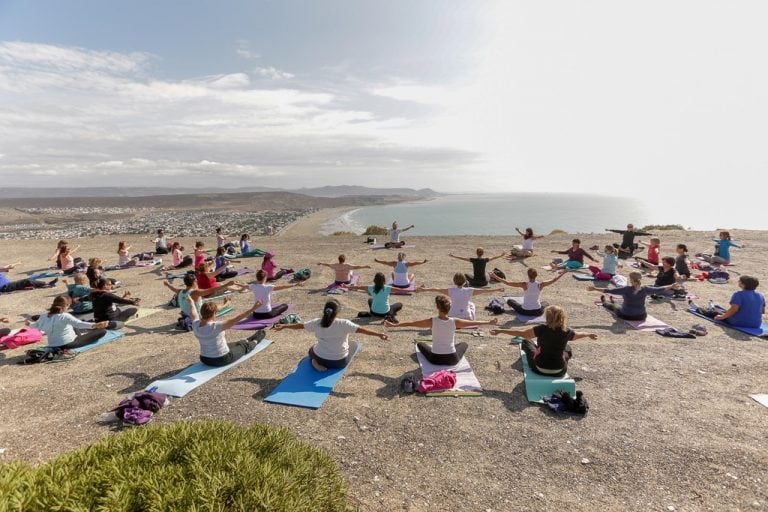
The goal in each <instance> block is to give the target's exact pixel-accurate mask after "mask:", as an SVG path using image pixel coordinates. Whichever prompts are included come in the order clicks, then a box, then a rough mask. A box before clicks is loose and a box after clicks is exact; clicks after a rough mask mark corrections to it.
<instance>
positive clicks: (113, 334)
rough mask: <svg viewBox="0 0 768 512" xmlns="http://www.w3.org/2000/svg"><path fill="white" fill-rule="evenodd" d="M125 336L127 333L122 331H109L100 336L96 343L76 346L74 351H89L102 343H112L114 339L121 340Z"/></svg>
mask: <svg viewBox="0 0 768 512" xmlns="http://www.w3.org/2000/svg"><path fill="white" fill-rule="evenodd" d="M123 336H125V333H124V332H121V331H107V334H105V335H104V336H102V337H101V338H99V341H97V342H96V343H91V344H90V345H86V346H84V347H80V348H75V349H72V351H73V352H87V351H89V350H91V349H92V348H96V347H100V346H102V345H106V344H107V343H112V342H113V341H116V340H119V339H120V338H122V337H123Z"/></svg>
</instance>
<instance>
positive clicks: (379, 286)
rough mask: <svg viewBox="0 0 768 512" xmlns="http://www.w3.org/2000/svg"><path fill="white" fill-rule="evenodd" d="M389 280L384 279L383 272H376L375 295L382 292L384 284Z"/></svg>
mask: <svg viewBox="0 0 768 512" xmlns="http://www.w3.org/2000/svg"><path fill="white" fill-rule="evenodd" d="M386 282H387V278H386V277H384V274H383V273H381V272H376V275H375V276H373V291H374V293H379V292H380V291H381V290H383V289H384V284H386Z"/></svg>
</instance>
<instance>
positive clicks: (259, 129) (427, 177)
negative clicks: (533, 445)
mask: <svg viewBox="0 0 768 512" xmlns="http://www.w3.org/2000/svg"><path fill="white" fill-rule="evenodd" d="M766 19H768V3H767V2H764V1H762V0H759V1H740V0H736V1H733V2H722V1H708V0H695V1H682V0H680V1H674V0H672V1H670V0H667V1H663V2H662V1H653V0H650V1H646V2H641V3H637V2H620V1H616V0H606V1H600V0H580V1H579V0H563V1H557V0H553V1H551V2H531V1H520V2H518V1H513V0H503V1H483V0H466V1H457V0H419V1H412V0H407V1H406V0H387V1H386V2H382V1H369V0H346V1H341V0H322V1H321V0H303V1H299V0H279V1H278V0H275V1H264V0H262V1H258V0H223V1H216V2H213V1H210V2H204V1H195V0H184V1H180V0H164V1H157V0H133V1H131V2H104V1H101V0H89V1H85V0H70V1H67V2H61V1H58V0H0V180H2V183H4V184H5V185H6V186H34V187H42V186H56V187H59V186H75V187H76V186H125V185H133V186H182V185H183V186H185V187H189V186H193V187H201V188H205V187H210V186H215V187H222V186H223V187H233V188H236V187H240V186H255V185H264V186H279V187H286V188H294V187H295V188H299V187H302V186H322V185H341V184H355V185H366V186H374V187H412V188H420V187H431V188H433V189H436V190H439V191H444V192H526V191H552V192H590V193H599V194H619V195H643V194H648V195H653V196H654V197H663V198H664V200H687V198H693V197H696V198H707V199H712V200H713V201H716V200H717V198H718V196H722V194H723V189H722V187H721V186H718V184H721V183H730V184H739V185H743V186H742V187H736V188H734V189H733V190H734V191H735V192H734V193H733V194H730V195H731V196H732V197H733V195H734V194H735V195H736V196H738V197H748V198H753V199H758V198H760V191H759V188H757V187H754V186H749V185H748V184H750V183H754V182H755V180H756V179H759V178H758V177H759V176H760V175H762V174H764V173H765V171H767V170H768V150H767V149H766V148H767V147H768V145H767V144H766V141H767V140H768V94H766V91H768V66H766V64H765V63H766V62H768V31H766V30H765V28H764V26H765V20H766ZM0 190H1V187H0ZM0 194H1V192H0ZM662 204H663V203H662Z"/></svg>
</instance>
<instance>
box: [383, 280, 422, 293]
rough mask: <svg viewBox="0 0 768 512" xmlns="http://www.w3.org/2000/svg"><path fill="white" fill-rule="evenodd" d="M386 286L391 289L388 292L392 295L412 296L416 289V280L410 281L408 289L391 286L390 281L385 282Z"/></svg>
mask: <svg viewBox="0 0 768 512" xmlns="http://www.w3.org/2000/svg"><path fill="white" fill-rule="evenodd" d="M387 286H389V287H391V288H392V291H391V292H390V293H391V294H392V295H413V290H415V289H416V280H415V279H414V280H413V281H411V284H410V286H408V288H400V287H399V286H392V281H387Z"/></svg>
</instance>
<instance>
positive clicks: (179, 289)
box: [163, 281, 182, 293]
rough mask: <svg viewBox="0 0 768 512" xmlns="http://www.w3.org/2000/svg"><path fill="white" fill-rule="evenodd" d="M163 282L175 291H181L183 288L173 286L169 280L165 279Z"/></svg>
mask: <svg viewBox="0 0 768 512" xmlns="http://www.w3.org/2000/svg"><path fill="white" fill-rule="evenodd" d="M163 284H164V285H165V287H166V288H168V289H169V290H171V291H172V292H173V293H179V292H180V291H181V290H182V289H181V288H176V287H175V286H173V285H172V284H171V283H169V282H168V281H163Z"/></svg>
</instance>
